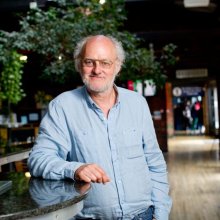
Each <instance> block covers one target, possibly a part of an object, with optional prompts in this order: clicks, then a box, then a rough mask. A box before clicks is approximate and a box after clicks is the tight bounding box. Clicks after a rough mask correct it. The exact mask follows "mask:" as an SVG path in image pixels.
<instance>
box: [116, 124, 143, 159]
mask: <svg viewBox="0 0 220 220" xmlns="http://www.w3.org/2000/svg"><path fill="white" fill-rule="evenodd" d="M118 144H119V148H120V150H121V151H122V153H123V155H125V156H126V157H127V158H128V159H132V158H137V157H141V156H143V155H144V154H143V145H142V135H141V131H140V129H137V128H129V129H124V130H123V131H122V132H119V133H118Z"/></svg>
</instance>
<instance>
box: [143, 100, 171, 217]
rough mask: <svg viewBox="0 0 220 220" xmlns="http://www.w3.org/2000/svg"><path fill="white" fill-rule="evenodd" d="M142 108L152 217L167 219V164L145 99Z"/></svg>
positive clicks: (168, 208)
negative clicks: (150, 187)
mask: <svg viewBox="0 0 220 220" xmlns="http://www.w3.org/2000/svg"><path fill="white" fill-rule="evenodd" d="M143 109H144V112H143V144H144V152H145V156H146V161H147V164H148V169H149V171H150V174H151V180H152V202H153V204H154V206H155V211H154V217H155V218H156V219H157V220H168V216H169V213H170V210H171V206H172V199H171V198H170V196H169V184H168V177H167V166H166V162H165V160H164V156H163V154H162V151H161V150H160V147H159V145H158V141H157V137H156V134H155V129H154V125H153V120H152V116H151V114H150V110H149V107H148V104H147V103H146V100H144V108H143Z"/></svg>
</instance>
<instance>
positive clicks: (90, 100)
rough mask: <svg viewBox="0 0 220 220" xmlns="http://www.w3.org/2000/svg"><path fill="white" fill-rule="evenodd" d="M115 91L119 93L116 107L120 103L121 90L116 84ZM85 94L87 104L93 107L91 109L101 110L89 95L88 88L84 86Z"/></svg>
mask: <svg viewBox="0 0 220 220" xmlns="http://www.w3.org/2000/svg"><path fill="white" fill-rule="evenodd" d="M113 86H114V89H115V91H116V93H117V99H116V103H115V105H118V104H119V103H120V94H119V89H118V87H117V86H116V85H115V84H114V85H113ZM83 89H84V94H85V98H86V101H87V103H88V104H89V105H90V106H91V107H96V108H99V107H98V106H97V105H96V103H95V102H94V101H93V100H92V98H91V96H90V95H89V93H88V91H87V89H86V86H84V88H83Z"/></svg>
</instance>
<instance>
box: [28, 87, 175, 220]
mask: <svg viewBox="0 0 220 220" xmlns="http://www.w3.org/2000/svg"><path fill="white" fill-rule="evenodd" d="M117 91H118V98H117V102H116V104H115V105H114V106H113V107H112V108H111V110H110V112H109V115H108V118H106V117H105V116H104V114H103V112H102V111H101V109H100V108H99V107H98V106H97V105H96V104H95V103H94V102H93V100H92V99H91V98H90V96H89V95H88V93H87V90H86V88H85V87H81V88H78V89H75V90H72V91H67V92H64V93H62V94H60V95H59V96H57V97H56V98H55V99H54V100H52V101H51V102H50V104H49V108H48V112H47V113H46V115H45V116H44V118H43V119H42V122H41V124H40V129H39V135H38V137H37V139H36V142H35V145H34V147H33V149H32V151H31V153H30V156H29V159H28V165H29V169H30V172H31V174H32V175H33V176H42V177H43V178H46V179H57V180H58V179H64V178H72V179H73V176H74V172H75V170H76V169H77V168H79V167H80V166H81V165H82V164H85V163H97V164H98V165H99V166H101V167H102V168H103V169H104V170H105V172H106V173H107V175H108V176H109V177H110V179H111V181H110V182H109V183H107V184H104V185H103V184H97V183H94V184H92V188H91V190H90V192H89V194H88V197H87V198H86V200H85V203H84V209H83V210H82V212H81V213H79V215H80V216H84V217H90V218H100V219H104V220H106V219H111V220H112V219H117V218H118V217H123V218H122V219H131V218H132V217H133V216H134V215H135V214H137V213H140V212H142V211H144V210H146V209H147V208H148V207H149V206H150V205H152V204H153V205H154V206H155V217H156V219H157V220H167V219H168V213H169V212H170V208H171V199H170V197H169V196H168V191H169V185H168V181H167V168H166V163H165V160H164V157H163V154H162V152H161V150H160V148H159V146H158V142H157V139H156V135H155V131H154V126H153V122H152V118H151V114H150V111H149V108H148V105H147V102H146V100H145V98H144V97H143V96H141V95H139V94H138V93H136V92H133V91H130V90H127V89H123V88H120V87H117Z"/></svg>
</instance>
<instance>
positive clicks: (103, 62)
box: [82, 59, 113, 69]
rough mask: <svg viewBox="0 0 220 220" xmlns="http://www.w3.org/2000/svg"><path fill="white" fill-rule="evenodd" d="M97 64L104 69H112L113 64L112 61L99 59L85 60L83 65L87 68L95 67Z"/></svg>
mask: <svg viewBox="0 0 220 220" xmlns="http://www.w3.org/2000/svg"><path fill="white" fill-rule="evenodd" d="M96 62H98V63H99V66H100V67H101V68H103V69H110V68H111V66H112V64H113V62H112V61H110V60H97V59H83V60H82V65H83V66H85V67H94V66H96Z"/></svg>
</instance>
